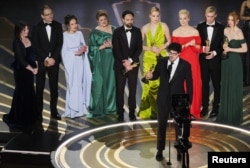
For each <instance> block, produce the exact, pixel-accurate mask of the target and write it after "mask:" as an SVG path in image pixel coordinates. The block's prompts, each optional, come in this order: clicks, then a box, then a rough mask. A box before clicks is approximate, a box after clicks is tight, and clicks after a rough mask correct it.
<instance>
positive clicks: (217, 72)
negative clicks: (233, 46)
mask: <svg viewBox="0 0 250 168" xmlns="http://www.w3.org/2000/svg"><path fill="white" fill-rule="evenodd" d="M216 57H220V56H219V55H216ZM200 67H201V79H202V106H203V108H205V109H207V108H208V105H209V82H210V79H211V81H212V84H213V88H214V101H213V109H215V110H218V107H219V103H220V82H221V62H220V60H209V61H208V60H204V59H203V58H200Z"/></svg>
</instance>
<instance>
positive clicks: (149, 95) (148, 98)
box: [139, 23, 167, 119]
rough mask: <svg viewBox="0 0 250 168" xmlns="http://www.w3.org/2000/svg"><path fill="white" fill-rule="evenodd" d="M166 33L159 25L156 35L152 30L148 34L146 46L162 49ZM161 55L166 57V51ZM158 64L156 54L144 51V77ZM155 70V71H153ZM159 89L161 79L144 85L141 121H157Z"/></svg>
mask: <svg viewBox="0 0 250 168" xmlns="http://www.w3.org/2000/svg"><path fill="white" fill-rule="evenodd" d="M165 41H166V40H165V32H164V29H163V27H162V25H161V23H158V25H157V29H156V32H155V35H153V34H152V32H151V31H150V29H148V32H147V34H146V46H147V47H152V46H153V45H155V46H156V47H160V46H162V45H164V44H165ZM160 55H161V56H162V57H166V55H167V53H166V50H162V51H161V53H160ZM156 63H157V56H156V54H155V53H154V52H151V51H144V55H143V75H145V74H146V72H148V71H149V69H150V68H151V66H152V65H154V67H155V66H156ZM153 70H154V69H153ZM158 87H159V79H158V80H154V81H149V83H148V84H144V85H143V88H142V96H141V104H140V110H139V117H140V118H141V119H156V117H157V106H156V98H157V92H158Z"/></svg>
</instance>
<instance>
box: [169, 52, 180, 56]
mask: <svg viewBox="0 0 250 168" xmlns="http://www.w3.org/2000/svg"><path fill="white" fill-rule="evenodd" d="M168 55H172V56H176V55H178V53H173V52H170V51H169V52H168Z"/></svg>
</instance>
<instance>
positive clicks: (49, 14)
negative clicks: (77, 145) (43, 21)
mask: <svg viewBox="0 0 250 168" xmlns="http://www.w3.org/2000/svg"><path fill="white" fill-rule="evenodd" d="M53 14H54V13H53V12H51V13H47V14H43V16H51V15H53Z"/></svg>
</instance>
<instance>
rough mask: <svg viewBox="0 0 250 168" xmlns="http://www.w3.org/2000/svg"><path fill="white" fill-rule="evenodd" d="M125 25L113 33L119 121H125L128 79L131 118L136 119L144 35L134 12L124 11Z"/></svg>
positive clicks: (123, 19)
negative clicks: (125, 95) (137, 24)
mask: <svg viewBox="0 0 250 168" xmlns="http://www.w3.org/2000/svg"><path fill="white" fill-rule="evenodd" d="M122 21H123V26H121V27H118V28H116V29H115V31H114V33H113V38H112V43H113V54H114V58H115V63H114V70H115V77H116V106H117V114H118V121H119V122H123V121H124V108H123V106H124V89H125V84H126V80H128V89H129V96H128V106H129V119H130V120H131V121H134V120H136V117H135V108H136V87H137V78H138V69H139V56H140V54H141V52H142V35H141V31H140V29H139V28H137V27H135V26H133V21H134V13H133V12H131V11H128V10H126V11H124V12H123V13H122Z"/></svg>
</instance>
